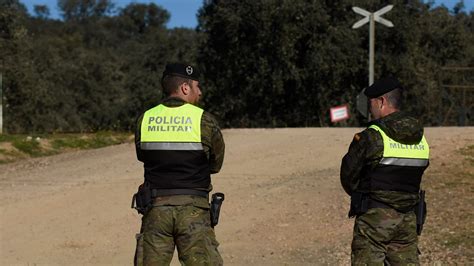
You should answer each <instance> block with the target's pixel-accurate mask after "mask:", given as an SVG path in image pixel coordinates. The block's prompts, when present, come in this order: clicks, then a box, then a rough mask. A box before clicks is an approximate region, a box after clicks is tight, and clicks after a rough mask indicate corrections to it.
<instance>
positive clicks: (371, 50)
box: [369, 13, 375, 86]
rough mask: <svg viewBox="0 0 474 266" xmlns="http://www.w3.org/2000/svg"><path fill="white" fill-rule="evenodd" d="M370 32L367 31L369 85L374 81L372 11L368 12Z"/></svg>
mask: <svg viewBox="0 0 474 266" xmlns="http://www.w3.org/2000/svg"><path fill="white" fill-rule="evenodd" d="M369 21H370V22H369V23H370V32H369V42H370V50H369V86H370V85H372V84H373V83H374V57H375V56H374V50H375V49H374V47H375V21H374V13H372V14H370V19H369Z"/></svg>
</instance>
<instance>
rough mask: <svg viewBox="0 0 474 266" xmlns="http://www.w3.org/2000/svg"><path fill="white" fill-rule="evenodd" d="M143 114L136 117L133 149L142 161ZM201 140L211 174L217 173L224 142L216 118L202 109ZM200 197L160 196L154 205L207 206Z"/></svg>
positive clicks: (174, 101) (172, 101)
mask: <svg viewBox="0 0 474 266" xmlns="http://www.w3.org/2000/svg"><path fill="white" fill-rule="evenodd" d="M185 103H186V102H185V101H183V100H182V99H179V98H176V97H170V98H166V99H164V100H163V101H162V102H161V104H164V105H165V106H168V107H177V106H181V105H183V104H185ZM143 115H144V114H142V115H141V116H140V117H139V118H138V119H137V127H136V130H135V150H136V153H137V159H138V160H139V161H142V162H143V160H144V158H143V156H142V153H141V149H140V136H141V132H140V131H141V123H142V119H143ZM201 142H202V145H203V148H204V152H205V153H206V156H207V159H208V160H209V169H210V172H211V174H215V173H218V172H219V171H220V169H221V167H222V163H223V161H224V152H225V144H224V139H223V137H222V133H221V130H220V128H219V125H218V123H217V121H216V119H215V118H214V117H213V116H212V115H211V114H210V113H208V112H206V111H204V113H203V115H202V117H201ZM211 190H212V185H210V187H209V188H208V191H211ZM201 199H203V198H202V197H196V196H188V195H179V196H169V197H160V198H157V199H156V200H155V205H185V204H193V205H195V206H198V207H207V206H208V201H207V200H206V201H203V200H201Z"/></svg>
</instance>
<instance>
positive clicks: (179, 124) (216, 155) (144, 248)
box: [135, 64, 224, 265]
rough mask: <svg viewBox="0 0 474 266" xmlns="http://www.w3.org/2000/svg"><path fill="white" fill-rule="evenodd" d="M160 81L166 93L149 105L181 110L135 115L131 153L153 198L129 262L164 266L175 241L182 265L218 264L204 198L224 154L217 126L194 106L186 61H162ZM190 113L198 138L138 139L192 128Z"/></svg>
mask: <svg viewBox="0 0 474 266" xmlns="http://www.w3.org/2000/svg"><path fill="white" fill-rule="evenodd" d="M162 86H163V90H164V93H165V94H166V95H167V98H165V99H164V100H163V101H162V102H161V104H160V105H159V106H158V107H155V108H162V109H163V110H165V111H168V112H176V110H178V109H180V108H181V109H182V108H187V109H184V110H185V111H184V112H181V113H178V115H175V116H170V118H171V119H169V120H168V121H166V119H167V117H165V116H163V117H160V114H161V113H156V114H155V115H154V116H147V113H144V114H143V115H142V116H140V118H139V119H138V124H137V130H136V133H135V143H136V153H137V157H138V160H140V161H142V162H143V163H144V168H145V182H148V183H149V184H150V185H151V187H152V188H153V193H152V194H153V198H154V199H153V203H152V208H151V209H149V211H148V212H146V213H145V214H144V216H143V218H142V227H141V230H140V234H138V235H137V248H136V253H135V265H169V264H170V262H171V259H172V256H173V253H174V249H175V246H176V247H177V250H178V255H179V260H180V262H181V263H182V264H183V265H222V264H223V261H222V258H221V256H220V254H219V252H218V250H217V247H218V245H219V243H218V242H217V240H216V237H215V234H214V229H213V228H212V227H211V222H210V215H209V197H208V193H209V192H210V191H211V190H212V185H211V183H210V174H214V173H217V172H219V170H220V169H221V166H222V162H223V159H224V141H223V137H222V134H221V131H220V129H219V127H218V124H217V122H216V120H215V119H214V117H213V116H212V115H211V114H209V113H207V112H205V111H202V109H200V108H198V107H195V106H194V104H196V103H197V102H198V100H199V98H200V96H201V91H200V88H199V82H198V76H197V73H196V70H195V69H194V68H193V67H192V66H189V65H183V64H168V65H167V66H166V70H165V72H164V73H163V79H162ZM191 104H192V106H191ZM152 109H153V108H152ZM152 109H150V110H152ZM160 110H161V109H160ZM186 110H187V111H186ZM189 112H197V113H198V114H199V112H201V115H200V116H199V115H196V116H195V117H193V116H192V115H191V114H190V113H189ZM162 113H163V111H162ZM173 114H176V113H173ZM188 115H189V117H188ZM186 117H188V118H186ZM195 118H198V119H199V118H200V125H198V126H199V127H200V142H199V138H198V141H196V142H195V143H189V142H188V141H182V142H181V143H176V141H173V140H172V139H171V140H170V139H168V141H169V142H167V143H163V142H159V141H155V142H145V141H144V140H143V138H145V137H147V138H148V135H146V134H152V137H153V138H156V139H157V140H160V138H161V137H163V136H164V135H166V134H169V135H167V136H168V137H171V138H173V136H177V135H176V134H180V133H183V132H184V133H188V132H191V130H194V128H193V129H191V126H194V125H192V124H191V123H192V122H191V120H193V123H194V120H196V119H195ZM186 119H190V120H189V121H188V120H186ZM158 121H160V123H158ZM154 122H156V123H154ZM143 123H149V124H148V127H149V128H150V127H151V129H150V130H152V131H151V132H148V133H146V134H144V133H143V132H142V131H143V130H148V129H147V125H145V127H143V126H142V124H143ZM173 123H175V124H173ZM151 124H153V125H151ZM180 129H181V132H179V131H180ZM183 129H184V130H183ZM153 130H155V131H153ZM160 130H161V131H160ZM173 130H174V131H176V132H173ZM156 131H159V132H156ZM196 132H198V133H199V130H198V131H196ZM184 133H183V134H184ZM178 137H179V136H178ZM173 145H174V146H173ZM176 145H178V146H176ZM150 147H151V148H150ZM160 147H161V148H160ZM163 147H168V148H163ZM169 147H171V148H169ZM173 147H176V149H174V148H173ZM183 147H190V148H183ZM196 147H202V148H196ZM173 149H174V150H173Z"/></svg>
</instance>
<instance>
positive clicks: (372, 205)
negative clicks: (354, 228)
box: [367, 199, 393, 209]
mask: <svg viewBox="0 0 474 266" xmlns="http://www.w3.org/2000/svg"><path fill="white" fill-rule="evenodd" d="M367 207H368V209H373V208H383V209H393V208H392V207H390V206H389V205H387V204H385V203H383V202H380V201H376V200H373V199H369V203H368V204H367Z"/></svg>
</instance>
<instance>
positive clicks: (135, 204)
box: [132, 182, 153, 215]
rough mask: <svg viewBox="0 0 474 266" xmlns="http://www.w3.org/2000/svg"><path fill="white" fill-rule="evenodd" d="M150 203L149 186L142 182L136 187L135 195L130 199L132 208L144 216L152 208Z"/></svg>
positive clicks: (151, 200) (150, 191)
mask: <svg viewBox="0 0 474 266" xmlns="http://www.w3.org/2000/svg"><path fill="white" fill-rule="evenodd" d="M152 203H153V197H152V190H151V186H150V184H149V183H148V182H144V183H143V184H141V185H140V186H139V187H138V191H137V193H135V194H134V195H133V197H132V208H134V209H136V210H137V211H138V213H139V214H142V215H145V214H146V213H147V212H148V210H149V209H150V208H151V207H152Z"/></svg>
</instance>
